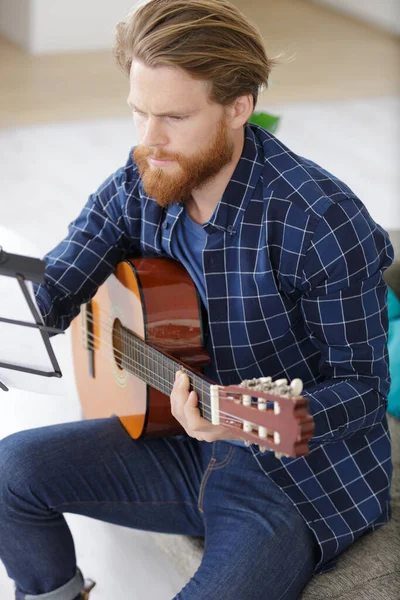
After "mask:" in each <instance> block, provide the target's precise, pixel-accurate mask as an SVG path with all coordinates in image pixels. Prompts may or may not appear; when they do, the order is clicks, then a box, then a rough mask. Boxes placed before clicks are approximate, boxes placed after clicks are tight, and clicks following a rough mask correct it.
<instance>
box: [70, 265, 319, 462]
mask: <svg viewBox="0 0 400 600" xmlns="http://www.w3.org/2000/svg"><path fill="white" fill-rule="evenodd" d="M200 306H201V304H200V300H199V297H198V295H197V291H196V288H195V286H194V284H193V282H192V280H191V278H190V276H189V275H188V273H187V272H186V270H185V269H184V268H183V267H182V265H180V263H178V262H176V261H173V260H170V259H164V258H139V259H130V260H126V261H124V262H121V263H119V264H118V265H117V267H116V269H115V272H114V273H113V274H112V275H111V276H110V277H109V278H108V279H107V281H106V282H105V283H104V284H103V285H102V286H101V287H100V288H99V289H98V291H97V293H96V295H95V296H94V297H93V298H92V299H91V301H90V303H88V305H83V307H82V310H81V312H80V314H79V315H78V317H76V319H74V321H73V323H72V344H73V357H74V367H75V375H76V380H77V385H78V391H79V396H80V401H81V404H82V409H83V413H84V416H85V417H86V418H98V417H109V416H111V415H117V416H118V417H119V419H120V421H121V423H122V424H123V426H124V427H125V429H126V430H127V431H128V433H129V434H130V435H131V437H132V438H134V439H137V438H139V437H161V436H166V435H176V434H179V433H182V432H183V429H182V427H181V425H180V424H179V423H178V421H176V420H175V419H174V417H173V416H172V414H171V411H170V400H169V396H170V393H171V390H172V387H173V384H174V379H175V373H176V371H177V370H178V369H183V370H184V371H185V372H186V373H187V374H188V376H189V380H190V385H191V389H193V390H194V391H196V393H197V394H198V397H199V409H200V412H201V414H202V416H203V418H205V419H207V420H209V421H210V422H211V423H214V424H219V425H223V426H225V427H226V428H227V429H231V430H232V432H235V434H236V435H240V437H241V438H242V439H243V440H244V441H245V443H246V444H250V443H252V444H257V445H258V446H260V449H261V450H273V451H274V452H275V456H276V457H277V458H281V457H282V456H290V457H298V456H303V455H305V454H307V453H308V440H309V439H310V438H311V437H312V436H313V433H314V421H313V418H312V417H311V416H310V414H309V412H308V399H306V398H304V397H302V396H301V392H302V382H301V381H300V380H298V379H295V380H293V381H292V383H291V384H289V383H288V382H287V381H286V379H281V380H278V381H275V382H273V381H272V380H271V378H270V377H263V378H260V379H253V380H247V381H243V382H242V383H240V384H239V385H237V386H221V385H216V384H215V383H214V382H213V381H211V380H209V379H208V378H207V377H205V376H204V375H202V373H201V367H202V366H204V365H205V364H207V363H208V362H209V357H208V355H207V353H206V351H205V350H204V330H203V323H202V321H201V309H200Z"/></svg>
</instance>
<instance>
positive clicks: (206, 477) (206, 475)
mask: <svg viewBox="0 0 400 600" xmlns="http://www.w3.org/2000/svg"><path fill="white" fill-rule="evenodd" d="M216 460H217V459H216V458H214V457H213V458H211V460H210V462H209V463H208V467H207V469H206V472H205V473H204V475H203V479H202V481H201V484H200V491H199V497H198V499H197V508H198V510H199V511H200V512H201V513H202V512H204V511H203V506H202V504H203V496H204V488H205V485H206V483H207V480H208V478H209V477H210V475H211V471H212V470H213V468H212V465H213V464H214V463H215V461H216Z"/></svg>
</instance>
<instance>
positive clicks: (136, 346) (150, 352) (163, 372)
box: [119, 327, 211, 422]
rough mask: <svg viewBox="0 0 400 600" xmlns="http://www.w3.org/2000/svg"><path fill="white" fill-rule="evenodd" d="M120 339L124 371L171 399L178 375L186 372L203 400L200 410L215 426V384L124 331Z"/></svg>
mask: <svg viewBox="0 0 400 600" xmlns="http://www.w3.org/2000/svg"><path fill="white" fill-rule="evenodd" d="M119 335H120V344H121V348H120V349H121V359H119V362H120V366H121V368H122V369H125V370H126V371H128V372H129V373H131V374H132V375H135V377H138V378H139V379H141V380H142V381H144V382H145V383H147V384H148V385H150V386H151V387H152V388H155V389H156V390H158V391H160V392H162V393H163V394H166V395H167V396H169V395H170V394H171V392H172V388H173V386H174V381H175V373H176V372H177V371H179V369H182V368H183V370H184V371H185V373H186V374H187V376H188V377H189V382H190V390H191V391H192V390H193V391H195V392H196V393H197V395H198V397H199V404H198V407H199V410H200V413H201V415H202V417H203V418H204V419H207V420H208V421H210V422H211V399H210V386H211V383H210V382H209V381H208V380H207V379H206V378H204V377H202V376H201V375H199V374H198V373H195V372H194V371H192V370H191V369H190V367H188V366H187V365H184V364H183V363H182V362H178V361H176V360H175V359H174V358H173V357H171V356H169V355H168V354H166V353H164V352H161V351H160V350H158V349H156V348H154V347H153V346H150V345H149V344H148V343H146V342H145V341H143V340H142V339H141V338H139V337H138V336H136V335H135V334H134V333H132V332H131V331H129V330H128V329H125V328H124V327H121V328H120V330H119Z"/></svg>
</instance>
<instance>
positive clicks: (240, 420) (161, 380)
mask: <svg viewBox="0 0 400 600" xmlns="http://www.w3.org/2000/svg"><path fill="white" fill-rule="evenodd" d="M105 326H106V327H107V328H108V329H109V332H110V331H111V329H110V328H109V326H108V325H106V324H105ZM87 335H88V337H91V338H92V339H97V340H99V342H100V343H101V342H102V340H101V339H100V338H99V337H98V336H95V335H93V334H92V333H90V332H87ZM140 341H141V340H139V339H138V340H135V339H134V342H140ZM105 346H107V347H109V348H111V349H112V350H113V351H114V353H115V354H120V355H121V357H122V358H128V359H129V360H128V361H127V363H128V364H129V362H130V363H131V364H130V366H134V367H136V370H139V369H138V368H137V367H138V366H140V367H142V371H143V370H144V371H147V372H148V373H151V374H152V375H153V382H154V383H158V385H159V386H160V387H161V388H162V385H161V384H163V383H164V382H165V381H166V382H168V383H169V385H170V386H172V385H173V384H172V383H171V382H170V381H169V380H167V379H163V378H162V377H161V376H160V375H157V376H158V380H157V379H156V378H154V375H155V373H154V371H153V370H152V369H150V368H148V367H146V366H145V365H141V363H139V362H137V361H132V359H131V357H130V356H129V355H125V354H124V353H121V352H120V351H118V350H117V351H116V352H115V349H114V347H113V346H112V345H110V344H108V343H106V344H105ZM93 349H94V350H95V349H96V346H93ZM138 350H139V353H141V354H142V355H143V356H146V354H145V353H144V352H143V351H142V350H141V349H140V347H139V346H138ZM147 356H148V355H147ZM148 358H150V359H151V357H148ZM166 358H168V357H166ZM151 360H154V359H151ZM168 360H170V359H168ZM166 368H167V370H168V371H169V372H170V373H171V374H174V373H175V371H174V370H173V369H170V368H169V367H166ZM164 370H165V364H164ZM187 375H188V377H189V381H190V380H191V377H190V375H189V374H188V373H187ZM205 383H206V384H207V383H208V382H205ZM154 387H155V386H154ZM193 388H194V391H196V386H193ZM197 389H198V388H197ZM161 391H164V393H166V394H167V395H169V393H170V389H169V388H167V389H165V387H164V388H162V389H161ZM198 391H199V392H200V391H201V390H198ZM202 391H203V393H204V390H202ZM221 391H222V393H224V395H226V392H224V390H221ZM206 395H207V396H209V394H208V392H206ZM271 402H272V401H271ZM199 404H200V406H203V408H204V407H205V408H206V409H207V410H206V411H204V414H207V415H208V416H211V414H212V411H211V409H210V408H209V407H208V406H207V404H205V403H204V402H202V400H201V399H200V398H199ZM253 406H256V405H255V404H253ZM218 413H219V415H223V416H226V417H229V418H230V420H233V421H234V422H236V423H240V424H242V423H243V421H245V420H242V419H238V418H237V417H236V416H235V415H232V414H230V413H227V412H226V411H221V410H219V411H218ZM251 422H252V421H251ZM255 426H257V424H255Z"/></svg>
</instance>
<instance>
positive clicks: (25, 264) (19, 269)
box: [0, 246, 64, 392]
mask: <svg viewBox="0 0 400 600" xmlns="http://www.w3.org/2000/svg"><path fill="white" fill-rule="evenodd" d="M45 267H46V263H45V262H44V261H43V260H40V259H38V258H31V257H30V256H21V255H19V254H7V253H6V252H5V251H4V250H3V249H2V247H1V246H0V276H1V275H5V276H6V277H15V279H17V281H18V283H19V286H20V288H21V291H22V293H23V295H24V297H25V300H26V302H27V304H28V306H29V308H30V311H31V313H32V316H33V320H34V322H33V323H29V322H26V321H17V320H15V319H5V318H3V317H1V316H0V321H1V322H3V323H8V324H10V325H22V326H23V327H33V328H35V329H38V330H39V332H40V334H41V336H42V340H43V343H44V345H45V348H46V350H47V354H48V357H49V359H50V362H51V364H52V367H53V371H50V372H47V371H41V370H38V369H31V368H29V367H21V366H19V365H12V364H9V363H3V362H0V367H1V368H3V369H11V370H13V371H21V372H24V373H29V374H31V375H41V376H42V377H62V372H61V369H60V367H59V364H58V362H57V359H56V356H55V354H54V351H53V348H52V346H51V343H50V336H49V333H53V334H56V333H64V331H63V330H62V329H56V328H55V327H48V326H46V325H43V323H42V319H41V317H40V315H39V313H38V311H37V309H36V306H35V304H34V302H33V301H32V298H31V296H30V293H29V290H28V288H27V286H26V283H25V282H26V281H32V282H33V283H44V271H45ZM0 390H3V391H4V392H8V391H9V389H8V387H7V386H6V385H5V384H4V383H2V382H1V381H0Z"/></svg>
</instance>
